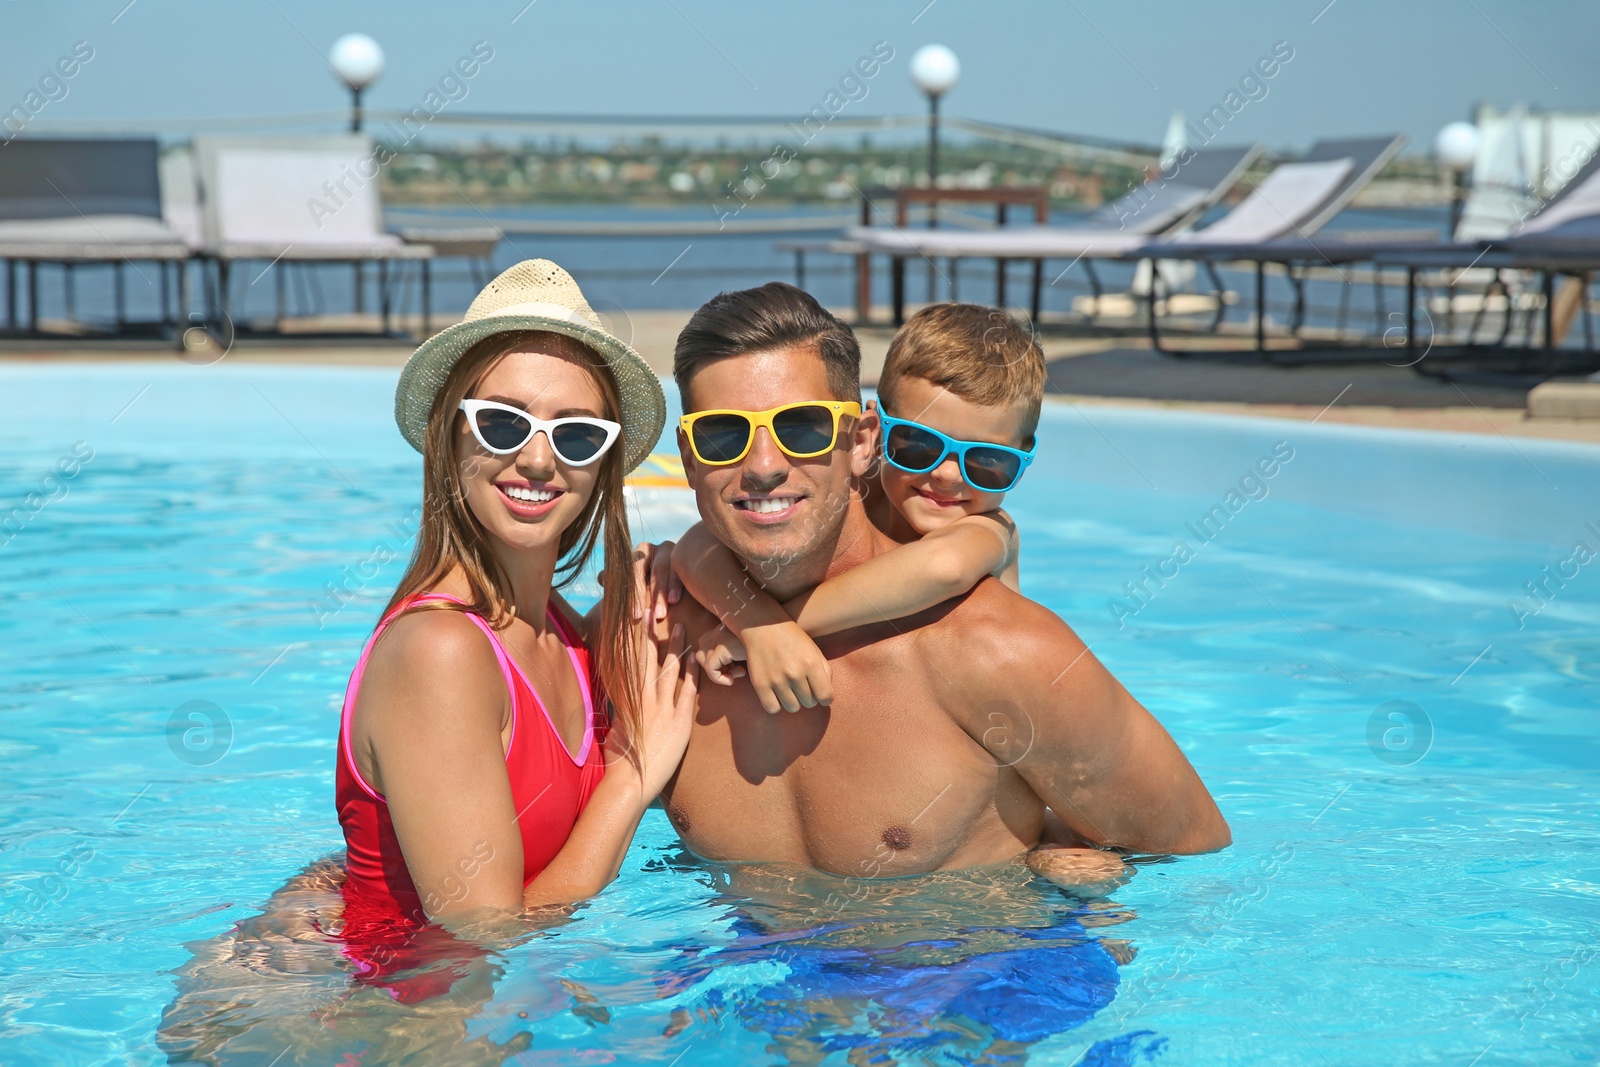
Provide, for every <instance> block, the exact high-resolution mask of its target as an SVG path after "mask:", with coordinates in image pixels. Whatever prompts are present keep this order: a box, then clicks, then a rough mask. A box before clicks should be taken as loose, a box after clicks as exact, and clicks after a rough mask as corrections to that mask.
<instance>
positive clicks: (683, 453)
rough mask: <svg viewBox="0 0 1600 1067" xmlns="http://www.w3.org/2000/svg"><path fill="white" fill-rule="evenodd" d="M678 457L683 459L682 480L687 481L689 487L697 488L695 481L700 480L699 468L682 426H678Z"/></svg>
mask: <svg viewBox="0 0 1600 1067" xmlns="http://www.w3.org/2000/svg"><path fill="white" fill-rule="evenodd" d="M678 458H679V459H681V460H682V461H683V480H684V481H686V482H688V483H689V488H690V489H695V488H698V486H697V485H696V484H695V483H697V482H698V481H699V480H700V469H699V467H698V465H697V464H696V463H695V461H694V453H693V452H692V451H690V449H689V435H688V434H686V433H684V432H683V427H682V426H680V427H678Z"/></svg>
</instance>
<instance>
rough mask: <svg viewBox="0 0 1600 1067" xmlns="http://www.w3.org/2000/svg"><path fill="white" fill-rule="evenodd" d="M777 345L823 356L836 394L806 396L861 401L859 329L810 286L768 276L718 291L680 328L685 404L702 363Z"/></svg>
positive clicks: (675, 370) (677, 365) (676, 362)
mask: <svg viewBox="0 0 1600 1067" xmlns="http://www.w3.org/2000/svg"><path fill="white" fill-rule="evenodd" d="M776 348H809V349H811V350H812V351H814V352H815V353H816V354H817V357H818V358H819V359H821V360H822V362H823V365H824V367H825V368H826V369H827V373H828V390H829V391H830V392H831V393H832V394H833V395H832V396H831V397H826V398H825V397H807V398H806V399H808V400H811V399H815V400H822V399H832V400H854V401H855V402H857V403H860V402H861V346H860V345H859V344H857V343H856V335H855V333H854V332H853V331H852V330H851V329H850V327H849V326H847V325H845V324H844V323H843V322H841V321H840V320H839V319H838V318H837V317H836V316H834V315H833V314H831V313H830V312H829V311H828V309H827V308H824V307H823V306H822V305H821V304H819V303H817V302H816V300H814V299H813V298H812V297H811V294H809V293H807V292H806V291H805V290H803V289H796V288H795V287H794V286H792V285H788V284H785V283H784V282H768V283H767V284H766V285H763V286H759V287H757V288H755V289H740V290H738V291H736V292H732V293H718V294H717V295H716V296H714V297H712V298H711V299H710V300H707V301H706V302H705V303H704V304H702V305H700V310H698V311H696V312H695V313H694V314H693V315H692V316H690V318H689V324H688V325H687V326H685V327H684V328H683V332H682V333H680V334H678V345H677V348H676V349H675V350H674V352H673V354H672V379H673V381H675V382H677V383H678V397H679V399H680V400H681V401H682V403H683V408H684V410H685V411H689V410H690V407H689V386H690V383H691V382H692V381H693V380H694V376H695V373H696V372H697V371H699V369H700V368H701V367H702V366H704V365H705V364H707V363H710V362H711V361H713V360H718V359H726V358H728V357H731V356H742V355H745V354H746V353H748V352H765V351H770V350H772V349H776Z"/></svg>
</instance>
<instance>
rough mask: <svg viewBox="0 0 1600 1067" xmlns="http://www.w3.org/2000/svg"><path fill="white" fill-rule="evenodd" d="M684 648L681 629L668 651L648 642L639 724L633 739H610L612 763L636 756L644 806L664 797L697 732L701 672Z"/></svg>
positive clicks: (614, 735)
mask: <svg viewBox="0 0 1600 1067" xmlns="http://www.w3.org/2000/svg"><path fill="white" fill-rule="evenodd" d="M684 645H685V640H684V635H683V627H682V626H681V625H675V626H673V628H672V636H671V638H670V639H669V640H668V641H667V643H666V645H665V647H663V646H662V645H661V644H660V643H658V642H655V641H648V640H646V641H645V642H644V647H643V648H642V649H641V650H640V651H641V653H642V655H641V656H640V657H639V664H640V672H641V674H642V677H641V678H640V690H641V696H642V698H643V699H642V701H641V703H640V707H639V720H640V721H639V723H638V725H637V727H636V728H635V733H634V734H633V735H632V736H630V735H629V733H628V731H627V730H626V729H625V728H624V729H617V728H613V729H612V731H611V733H610V734H609V735H608V737H607V738H606V747H607V749H608V750H609V755H610V757H612V759H615V758H618V757H626V756H627V755H628V754H629V752H630V751H637V753H638V757H639V765H640V772H641V779H640V782H641V785H642V786H643V789H644V796H643V800H644V802H645V803H646V804H648V803H649V802H650V801H652V800H654V799H655V798H656V796H657V795H658V794H660V792H661V790H662V789H663V788H665V787H666V784H667V782H668V781H669V780H670V779H671V778H672V775H673V773H674V772H675V771H676V770H677V769H678V761H679V760H681V759H682V758H683V750H684V749H686V748H688V747H689V732H690V731H691V730H692V729H693V727H694V710H695V700H696V698H697V696H698V695H699V674H700V670H699V667H698V666H697V665H696V664H695V662H694V659H693V658H692V657H690V656H688V655H686V654H685V649H684ZM621 725H622V724H621V723H618V724H617V726H621Z"/></svg>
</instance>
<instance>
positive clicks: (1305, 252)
mask: <svg viewBox="0 0 1600 1067" xmlns="http://www.w3.org/2000/svg"><path fill="white" fill-rule="evenodd" d="M1152 251H1157V250H1155V249H1152ZM1159 251H1160V253H1161V254H1162V255H1163V256H1165V257H1167V258H1176V259H1182V258H1195V259H1200V260H1203V261H1206V262H1208V264H1209V263H1215V262H1219V261H1224V260H1226V261H1233V262H1248V263H1252V264H1254V266H1255V270H1256V278H1257V301H1258V306H1259V302H1260V300H1261V297H1262V295H1263V294H1264V288H1265V287H1264V269H1265V267H1266V266H1267V265H1269V264H1274V265H1278V266H1280V267H1282V268H1283V269H1284V271H1285V273H1286V275H1287V276H1288V277H1289V279H1290V281H1291V283H1292V284H1293V285H1294V287H1295V304H1296V306H1295V312H1294V318H1293V322H1294V324H1295V326H1296V328H1298V326H1299V324H1300V322H1301V321H1302V319H1303V317H1304V301H1305V295H1304V285H1303V283H1302V281H1301V280H1300V279H1299V278H1297V277H1296V275H1295V273H1294V271H1295V269H1296V268H1297V267H1307V266H1317V265H1328V266H1344V265H1347V264H1353V263H1372V264H1375V265H1377V266H1379V267H1397V268H1401V269H1404V270H1405V271H1406V290H1407V323H1408V324H1409V323H1410V322H1411V320H1412V318H1413V316H1414V314H1415V302H1416V290H1417V288H1418V275H1419V274H1420V273H1421V272H1423V271H1451V272H1453V273H1454V278H1453V280H1451V281H1449V282H1448V283H1447V284H1449V285H1454V284H1456V283H1457V281H1459V278H1460V276H1461V274H1462V273H1463V272H1465V271H1467V270H1469V269H1471V270H1477V271H1486V272H1488V273H1490V274H1491V275H1492V277H1493V278H1494V281H1493V282H1492V284H1491V287H1490V290H1489V291H1490V292H1493V291H1494V289H1495V288H1499V289H1500V290H1501V291H1502V292H1504V293H1506V295H1507V297H1508V299H1509V296H1510V291H1509V287H1508V285H1507V284H1506V282H1505V281H1504V280H1503V277H1502V275H1503V272H1505V271H1508V270H1529V271H1534V272H1537V273H1541V274H1544V275H1545V279H1544V281H1545V283H1546V285H1547V286H1548V284H1549V283H1550V281H1551V276H1552V275H1554V274H1562V273H1566V274H1578V273H1581V271H1582V267H1583V264H1584V263H1585V262H1589V261H1595V262H1596V266H1600V260H1595V257H1597V256H1600V155H1597V156H1596V157H1595V158H1593V159H1591V160H1589V162H1588V163H1587V164H1585V165H1584V166H1583V167H1582V168H1580V169H1579V171H1578V172H1577V173H1576V174H1575V175H1573V177H1572V178H1571V179H1570V180H1569V181H1568V182H1567V184H1566V185H1565V186H1563V187H1562V188H1561V189H1560V190H1559V191H1558V192H1557V193H1556V195H1555V196H1553V197H1552V198H1551V199H1550V200H1549V201H1548V202H1547V203H1546V204H1544V205H1543V206H1542V207H1541V208H1540V209H1539V210H1538V211H1536V212H1534V213H1533V214H1532V215H1530V216H1528V218H1526V219H1524V220H1523V221H1522V222H1521V223H1520V224H1519V225H1518V226H1517V227H1516V228H1515V229H1514V230H1513V231H1512V232H1511V233H1509V234H1507V235H1505V236H1503V237H1497V238H1492V239H1487V240H1477V241H1440V240H1438V239H1437V238H1436V237H1435V238H1428V237H1416V236H1410V237H1406V236H1397V237H1373V236H1371V235H1364V236H1360V237H1357V238H1353V239H1347V238H1341V237H1340V236H1339V235H1338V234H1326V235H1323V236H1320V237H1318V238H1317V239H1316V240H1312V239H1311V238H1310V237H1309V236H1306V235H1296V236H1289V237H1280V238H1277V239H1274V240H1270V241H1263V242H1260V243H1257V244H1253V245H1241V246H1237V247H1233V248H1227V249H1223V248H1212V247H1196V248H1189V249H1183V248H1163V249H1160V250H1159ZM1218 284H1219V285H1220V282H1219V283H1218ZM1546 311H1547V318H1548V311H1549V303H1548V301H1547V302H1546ZM1480 316H1481V312H1480ZM1264 320H1265V315H1264V314H1260V313H1258V314H1257V317H1256V323H1257V329H1256V351H1257V352H1258V353H1261V354H1263V358H1267V359H1270V360H1271V361H1273V362H1280V363H1300V362H1323V361H1327V360H1334V361H1339V360H1353V359H1360V358H1372V359H1385V360H1388V359H1392V358H1394V357H1393V354H1392V352H1390V351H1388V350H1374V349H1372V348H1371V346H1370V345H1364V346H1362V347H1359V348H1354V349H1344V348H1341V347H1340V346H1334V347H1332V348H1329V349H1327V350H1326V351H1325V352H1324V354H1322V355H1315V354H1306V355H1302V354H1300V353H1299V352H1297V351H1289V352H1272V353H1268V351H1267V348H1266V334H1265V326H1264ZM1341 322H1342V314H1341ZM1510 325H1511V316H1510V312H1509V308H1508V312H1507V316H1506V319H1505V322H1504V323H1503V326H1502V331H1501V334H1500V338H1499V340H1500V341H1501V342H1503V341H1504V340H1505V339H1506V336H1507V332H1508V331H1509V329H1510ZM1585 325H1586V326H1587V325H1588V320H1587V318H1586V319H1585ZM1547 326H1548V323H1547ZM1477 327H1478V322H1477V320H1476V319H1475V320H1474V322H1473V323H1472V325H1471V326H1470V327H1469V329H1468V334H1469V335H1472V334H1475V333H1476V331H1477ZM1151 328H1152V337H1153V338H1154V340H1155V342H1156V345H1157V347H1158V348H1161V342H1160V338H1159V336H1158V335H1157V334H1156V333H1155V331H1156V328H1157V327H1156V322H1155V319H1154V318H1153V317H1152V320H1151ZM1547 337H1553V333H1552V332H1551V331H1549V330H1548V329H1547ZM1414 346H1415V338H1414V330H1413V329H1412V328H1411V327H1410V326H1409V325H1408V326H1407V328H1406V347H1407V348H1408V349H1414ZM1469 347H1470V346H1469ZM1163 351H1168V352H1169V353H1170V354H1173V355H1193V356H1204V355H1206V354H1207V353H1205V352H1189V353H1184V352H1176V351H1172V350H1170V349H1163ZM1208 351H1209V350H1208ZM1363 353H1364V354H1365V355H1364V356H1363V355H1362V354H1363Z"/></svg>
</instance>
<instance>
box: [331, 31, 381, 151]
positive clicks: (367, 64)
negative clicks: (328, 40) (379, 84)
mask: <svg viewBox="0 0 1600 1067" xmlns="http://www.w3.org/2000/svg"><path fill="white" fill-rule="evenodd" d="M328 60H329V62H331V63H332V64H333V72H334V73H335V74H337V75H338V76H339V80H340V81H342V82H344V83H345V85H347V86H349V87H350V132H351V133H358V132H360V130H361V91H362V90H363V89H365V88H366V87H367V86H369V85H371V84H372V83H373V82H375V81H377V80H378V76H379V75H380V74H382V73H383V49H382V48H379V47H378V42H377V41H374V40H373V39H372V38H371V37H368V36H367V35H366V34H364V33H347V34H345V35H344V36H343V37H341V38H339V39H338V40H337V41H335V42H333V48H332V49H331V50H330V51H329V52H328Z"/></svg>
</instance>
